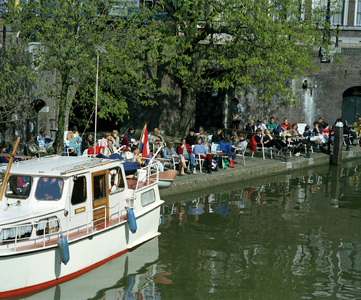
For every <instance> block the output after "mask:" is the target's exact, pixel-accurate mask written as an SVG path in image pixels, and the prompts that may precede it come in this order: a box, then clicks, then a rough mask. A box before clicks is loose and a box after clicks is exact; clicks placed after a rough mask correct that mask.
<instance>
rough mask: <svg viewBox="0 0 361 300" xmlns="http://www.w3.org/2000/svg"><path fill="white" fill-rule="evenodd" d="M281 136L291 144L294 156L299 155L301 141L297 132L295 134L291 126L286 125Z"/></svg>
mask: <svg viewBox="0 0 361 300" xmlns="http://www.w3.org/2000/svg"><path fill="white" fill-rule="evenodd" d="M282 137H283V138H284V139H285V140H286V142H287V143H288V144H289V145H291V146H292V148H293V153H294V155H295V156H300V154H301V153H300V152H301V145H302V143H301V141H300V139H299V137H298V135H297V134H295V131H294V129H293V128H292V126H288V127H287V129H286V130H285V131H283V133H282Z"/></svg>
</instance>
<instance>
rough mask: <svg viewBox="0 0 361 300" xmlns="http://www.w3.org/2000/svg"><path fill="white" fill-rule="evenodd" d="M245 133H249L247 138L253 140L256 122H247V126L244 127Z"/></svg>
mask: <svg viewBox="0 0 361 300" xmlns="http://www.w3.org/2000/svg"><path fill="white" fill-rule="evenodd" d="M244 131H246V132H247V133H246V134H247V138H249V139H250V138H252V136H253V135H254V132H255V127H254V121H253V120H252V119H251V120H249V121H248V122H247V125H246V126H245V127H244Z"/></svg>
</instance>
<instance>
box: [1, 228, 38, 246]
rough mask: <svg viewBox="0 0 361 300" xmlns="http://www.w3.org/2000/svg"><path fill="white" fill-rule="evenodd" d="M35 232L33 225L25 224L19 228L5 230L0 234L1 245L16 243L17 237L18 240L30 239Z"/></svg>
mask: <svg viewBox="0 0 361 300" xmlns="http://www.w3.org/2000/svg"><path fill="white" fill-rule="evenodd" d="M16 228H17V229H16ZM32 231H33V226H31V224H25V225H22V226H19V227H13V228H4V229H3V230H1V233H0V243H2V242H10V241H12V242H13V241H14V239H15V236H17V240H20V239H28V238H29V237H30V236H31V232H32Z"/></svg>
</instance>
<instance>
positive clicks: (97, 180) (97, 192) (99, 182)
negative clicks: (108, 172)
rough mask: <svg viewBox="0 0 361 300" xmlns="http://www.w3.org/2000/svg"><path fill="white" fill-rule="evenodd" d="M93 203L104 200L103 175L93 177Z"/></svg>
mask: <svg viewBox="0 0 361 300" xmlns="http://www.w3.org/2000/svg"><path fill="white" fill-rule="evenodd" d="M93 188H94V195H93V197H94V201H96V200H100V199H104V198H105V175H104V174H102V175H98V176H94V177H93Z"/></svg>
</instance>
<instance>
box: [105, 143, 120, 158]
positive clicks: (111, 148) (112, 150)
mask: <svg viewBox="0 0 361 300" xmlns="http://www.w3.org/2000/svg"><path fill="white" fill-rule="evenodd" d="M116 152H117V149H115V147H114V146H113V139H109V140H108V145H107V146H106V147H105V148H104V153H103V154H104V155H105V156H109V155H112V154H114V153H116Z"/></svg>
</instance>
